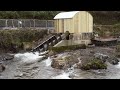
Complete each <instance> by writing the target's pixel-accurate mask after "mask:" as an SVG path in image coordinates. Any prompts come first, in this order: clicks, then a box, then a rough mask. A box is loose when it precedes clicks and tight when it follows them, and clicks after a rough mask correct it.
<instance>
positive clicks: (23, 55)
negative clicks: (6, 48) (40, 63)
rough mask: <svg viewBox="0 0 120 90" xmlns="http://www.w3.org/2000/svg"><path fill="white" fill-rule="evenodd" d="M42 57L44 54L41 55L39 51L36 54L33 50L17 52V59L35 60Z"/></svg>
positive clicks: (23, 60)
mask: <svg viewBox="0 0 120 90" xmlns="http://www.w3.org/2000/svg"><path fill="white" fill-rule="evenodd" d="M42 57H43V56H39V53H38V52H35V53H34V54H33V53H32V52H30V53H29V52H26V53H18V54H15V59H16V60H21V61H22V62H35V61H37V60H39V59H41V58H42Z"/></svg>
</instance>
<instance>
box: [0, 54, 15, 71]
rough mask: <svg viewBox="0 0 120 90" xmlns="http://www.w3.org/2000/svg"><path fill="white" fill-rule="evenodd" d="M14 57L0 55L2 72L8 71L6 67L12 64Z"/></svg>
mask: <svg viewBox="0 0 120 90" xmlns="http://www.w3.org/2000/svg"><path fill="white" fill-rule="evenodd" d="M13 58H14V55H11V54H5V53H2V54H0V72H3V71H4V70H5V69H6V65H7V64H8V63H9V62H12V60H13Z"/></svg>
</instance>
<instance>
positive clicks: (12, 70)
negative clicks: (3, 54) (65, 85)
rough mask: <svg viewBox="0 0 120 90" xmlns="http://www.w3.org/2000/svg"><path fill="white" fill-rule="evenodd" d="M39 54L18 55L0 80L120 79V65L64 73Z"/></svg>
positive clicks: (69, 70)
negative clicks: (103, 68) (104, 68)
mask: <svg viewBox="0 0 120 90" xmlns="http://www.w3.org/2000/svg"><path fill="white" fill-rule="evenodd" d="M41 58H42V56H39V53H37V52H36V53H35V54H33V53H28V52H27V53H18V54H15V58H14V60H13V61H12V62H10V63H9V64H7V66H6V70H5V71H4V72H2V73H0V79H120V63H119V64H118V65H111V64H110V63H108V62H107V65H108V68H107V69H106V70H88V71H82V70H80V69H74V68H70V69H68V70H66V71H64V70H59V69H54V68H52V67H51V62H52V61H51V59H50V58H49V57H48V59H45V60H42V61H41Z"/></svg>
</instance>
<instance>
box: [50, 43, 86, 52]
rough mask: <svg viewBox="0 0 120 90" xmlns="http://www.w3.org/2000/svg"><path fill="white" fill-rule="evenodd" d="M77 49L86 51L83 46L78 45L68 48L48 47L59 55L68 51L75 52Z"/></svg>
mask: <svg viewBox="0 0 120 90" xmlns="http://www.w3.org/2000/svg"><path fill="white" fill-rule="evenodd" d="M77 49H86V45H85V44H80V45H70V46H61V47H50V48H49V50H50V51H53V52H56V53H61V52H64V51H68V50H77Z"/></svg>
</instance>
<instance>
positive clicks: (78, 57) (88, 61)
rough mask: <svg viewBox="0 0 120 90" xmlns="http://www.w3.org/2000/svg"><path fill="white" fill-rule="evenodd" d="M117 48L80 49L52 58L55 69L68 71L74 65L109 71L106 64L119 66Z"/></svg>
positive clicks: (85, 68)
mask: <svg viewBox="0 0 120 90" xmlns="http://www.w3.org/2000/svg"><path fill="white" fill-rule="evenodd" d="M115 52H116V48H115V47H91V48H86V49H78V50H74V51H73V50H71V51H67V52H64V53H62V54H55V55H53V56H51V58H52V64H51V66H52V67H53V68H57V69H67V68H70V67H72V66H73V65H74V66H75V67H76V68H79V69H84V70H89V69H107V65H106V62H109V63H110V64H112V65H117V64H118V62H119V60H118V58H116V57H115Z"/></svg>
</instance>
